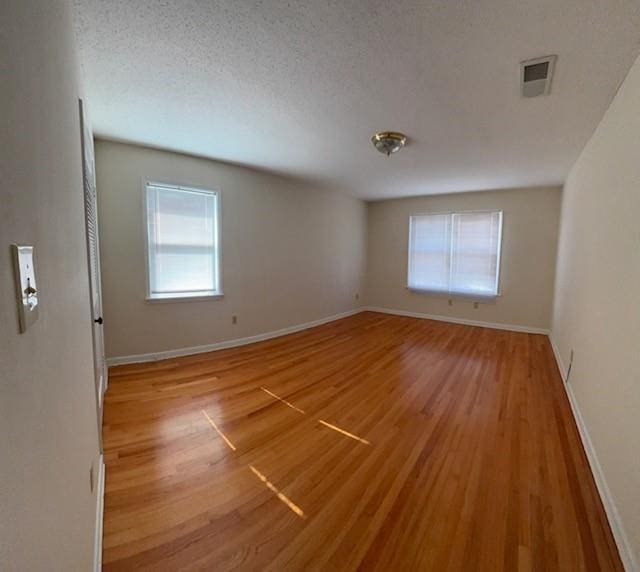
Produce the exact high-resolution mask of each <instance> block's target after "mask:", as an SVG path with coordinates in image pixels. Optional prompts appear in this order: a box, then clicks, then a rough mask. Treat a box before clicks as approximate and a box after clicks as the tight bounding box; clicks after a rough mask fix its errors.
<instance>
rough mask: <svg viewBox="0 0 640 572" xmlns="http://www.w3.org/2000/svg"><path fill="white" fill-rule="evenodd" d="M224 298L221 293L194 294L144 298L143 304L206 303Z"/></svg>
mask: <svg viewBox="0 0 640 572" xmlns="http://www.w3.org/2000/svg"><path fill="white" fill-rule="evenodd" d="M222 298H224V294H223V293H222V292H217V293H215V294H196V295H191V294H189V295H185V294H183V295H180V294H175V295H170V296H147V297H146V298H145V302H147V303H148V304H163V303H174V302H206V301H208V300H221V299H222Z"/></svg>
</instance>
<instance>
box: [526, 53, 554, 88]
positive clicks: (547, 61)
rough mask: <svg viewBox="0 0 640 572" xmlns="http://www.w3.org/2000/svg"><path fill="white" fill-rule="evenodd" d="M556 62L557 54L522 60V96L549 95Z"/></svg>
mask: <svg viewBox="0 0 640 572" xmlns="http://www.w3.org/2000/svg"><path fill="white" fill-rule="evenodd" d="M555 64H556V56H546V57H544V58H535V59H533V60H527V61H524V62H520V86H521V87H522V97H537V96H538V95H549V91H550V90H551V77H552V76H553V68H554V67H555Z"/></svg>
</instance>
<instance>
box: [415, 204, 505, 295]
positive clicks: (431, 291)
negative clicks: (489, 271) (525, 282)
mask: <svg viewBox="0 0 640 572" xmlns="http://www.w3.org/2000/svg"><path fill="white" fill-rule="evenodd" d="M481 213H498V214H499V215H500V227H499V229H498V252H497V261H496V293H495V294H486V295H485V294H476V293H473V292H455V291H451V290H434V289H431V288H416V287H415V286H411V285H410V284H409V273H410V271H411V228H412V224H413V219H414V218H415V217H419V216H430V215H455V214H458V215H461V214H481ZM408 231H409V232H408V233H407V272H406V284H405V288H406V289H407V290H409V291H411V292H416V293H419V294H425V295H432V296H439V297H442V298H461V299H467V300H471V301H477V302H483V301H484V302H487V301H493V300H495V299H496V298H500V297H502V295H503V294H502V237H503V236H504V211H503V209H467V210H449V211H428V212H418V213H410V214H409V225H408Z"/></svg>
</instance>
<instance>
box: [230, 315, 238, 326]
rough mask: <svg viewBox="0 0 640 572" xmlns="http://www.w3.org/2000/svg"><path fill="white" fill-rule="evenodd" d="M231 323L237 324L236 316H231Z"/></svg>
mask: <svg viewBox="0 0 640 572" xmlns="http://www.w3.org/2000/svg"><path fill="white" fill-rule="evenodd" d="M231 323H232V324H237V323H238V316H231Z"/></svg>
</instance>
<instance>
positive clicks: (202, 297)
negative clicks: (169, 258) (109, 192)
mask: <svg viewBox="0 0 640 572" xmlns="http://www.w3.org/2000/svg"><path fill="white" fill-rule="evenodd" d="M149 186H151V187H165V188H167V189H177V190H182V191H192V192H197V193H206V194H210V195H215V196H216V212H215V225H216V233H217V237H216V242H217V251H216V253H215V256H214V258H215V267H216V274H217V286H218V289H217V290H206V291H205V290H200V291H199V292H202V293H199V294H195V293H190V292H179V293H178V292H175V293H174V292H168V293H167V294H152V293H151V275H150V270H151V266H150V260H149V217H148V206H147V188H148V187H149ZM141 188H142V193H141V196H142V214H143V226H142V238H143V244H144V268H145V301H146V302H148V303H151V304H156V303H170V302H201V301H207V300H220V299H222V298H223V297H224V291H223V289H222V216H221V212H222V190H221V189H215V190H214V189H207V188H204V187H200V186H197V185H191V184H184V183H177V182H171V181H167V180H164V181H162V182H160V181H158V180H157V179H148V178H144V177H143V178H142V183H141ZM194 292H195V291H194Z"/></svg>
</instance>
